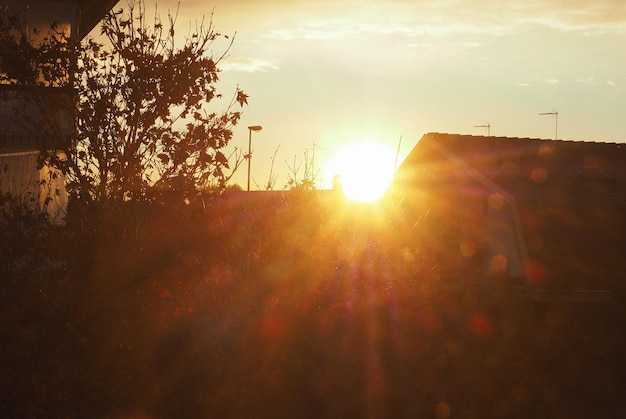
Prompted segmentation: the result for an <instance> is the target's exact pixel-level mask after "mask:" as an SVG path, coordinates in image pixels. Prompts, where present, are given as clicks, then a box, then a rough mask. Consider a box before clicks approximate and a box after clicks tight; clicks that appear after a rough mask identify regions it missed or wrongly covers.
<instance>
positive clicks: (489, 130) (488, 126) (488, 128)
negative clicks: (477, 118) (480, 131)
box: [474, 122, 491, 137]
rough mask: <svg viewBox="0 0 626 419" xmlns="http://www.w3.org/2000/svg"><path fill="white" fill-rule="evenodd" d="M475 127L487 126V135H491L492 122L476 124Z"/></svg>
mask: <svg viewBox="0 0 626 419" xmlns="http://www.w3.org/2000/svg"><path fill="white" fill-rule="evenodd" d="M474 128H487V137H491V124H490V123H489V122H487V123H486V124H484V125H474Z"/></svg>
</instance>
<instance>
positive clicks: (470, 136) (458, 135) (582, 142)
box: [425, 131, 626, 146]
mask: <svg viewBox="0 0 626 419" xmlns="http://www.w3.org/2000/svg"><path fill="white" fill-rule="evenodd" d="M442 135H445V136H449V137H466V138H477V139H478V138H491V139H504V140H529V141H543V142H553V143H581V144H608V145H618V146H621V145H622V144H624V145H625V146H626V142H625V143H621V142H617V141H601V140H570V139H563V138H559V139H556V140H555V139H552V138H536V137H508V136H496V135H474V134H459V133H448V132H437V131H432V132H428V133H426V134H425V136H442Z"/></svg>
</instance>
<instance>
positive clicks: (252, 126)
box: [248, 125, 263, 132]
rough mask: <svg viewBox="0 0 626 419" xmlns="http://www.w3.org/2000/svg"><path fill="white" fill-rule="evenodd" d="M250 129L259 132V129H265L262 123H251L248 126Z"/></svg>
mask: <svg viewBox="0 0 626 419" xmlns="http://www.w3.org/2000/svg"><path fill="white" fill-rule="evenodd" d="M248 129H249V130H250V131H254V132H258V131H261V129H263V127H262V126H260V125H251V126H249V127H248Z"/></svg>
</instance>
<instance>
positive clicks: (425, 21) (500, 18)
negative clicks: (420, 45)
mask: <svg viewBox="0 0 626 419" xmlns="http://www.w3.org/2000/svg"><path fill="white" fill-rule="evenodd" d="M274 1H275V2H276V1H277V0H274ZM278 3H279V4H283V3H281V2H278ZM296 4H297V6H298V7H293V8H291V9H290V11H289V12H285V14H284V19H279V20H275V21H274V23H275V24H278V26H274V27H273V28H272V29H270V30H269V31H268V32H267V36H268V37H270V38H279V39H286V40H291V39H296V38H300V39H345V38H347V37H350V36H363V35H368V34H376V35H394V36H404V37H413V38H416V37H423V36H451V35H468V34H475V35H490V36H498V35H505V34H508V33H512V32H516V31H521V30H524V29H529V30H533V29H536V28H538V27H547V28H551V29H556V30H560V31H580V32H583V33H586V34H603V33H619V34H623V33H626V2H624V1H623V0H595V1H593V2H591V1H588V0H511V1H507V2H494V1H493V0H467V1H465V0H464V1H462V2H461V1H449V0H438V1H423V0H421V1H420V0H391V1H389V0H384V1H383V0H369V1H367V0H358V1H356V0H352V1H344V2H341V3H338V2H331V1H328V0H318V1H313V0H308V1H307V0H304V1H300V2H298V3H296ZM283 5H284V4H283ZM297 10H299V12H297ZM275 13H276V14H278V15H280V12H278V11H275Z"/></svg>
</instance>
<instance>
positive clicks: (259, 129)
mask: <svg viewBox="0 0 626 419" xmlns="http://www.w3.org/2000/svg"><path fill="white" fill-rule="evenodd" d="M261 129H263V127H262V126H260V125H251V126H249V127H248V192H250V160H252V131H254V132H259V131H261Z"/></svg>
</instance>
